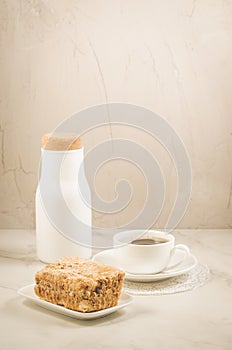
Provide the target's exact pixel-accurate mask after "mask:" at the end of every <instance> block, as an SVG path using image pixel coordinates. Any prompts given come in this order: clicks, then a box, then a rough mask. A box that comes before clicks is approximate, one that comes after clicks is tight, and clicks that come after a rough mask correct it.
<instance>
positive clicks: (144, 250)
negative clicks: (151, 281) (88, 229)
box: [114, 230, 190, 274]
mask: <svg viewBox="0 0 232 350" xmlns="http://www.w3.org/2000/svg"><path fill="white" fill-rule="evenodd" d="M114 248H115V254H116V256H117V258H118V260H119V261H120V265H121V268H122V269H124V270H125V271H126V272H129V273H133V274H154V273H159V272H161V271H163V270H165V269H166V268H167V267H168V268H174V267H177V266H178V265H180V264H181V263H182V262H183V261H184V260H186V259H187V257H188V256H189V255H190V251H189V248H188V247H187V246H186V245H183V244H177V245H175V238H174V236H173V235H171V234H167V233H164V232H160V231H155V230H148V231H146V232H145V231H144V230H130V231H123V232H120V233H118V234H116V235H115V236H114ZM177 250H182V251H184V256H183V257H182V259H180V260H179V261H178V262H177V263H175V264H173V265H171V266H170V265H169V264H170V261H171V259H172V257H173V256H174V254H175V252H176V251H177Z"/></svg>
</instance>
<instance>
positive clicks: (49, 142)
mask: <svg viewBox="0 0 232 350" xmlns="http://www.w3.org/2000/svg"><path fill="white" fill-rule="evenodd" d="M41 141H42V148H43V149H46V150H51V151H67V150H75V149H79V148H81V147H82V140H81V137H80V136H78V135H76V134H72V133H48V134H45V135H43V136H42V139H41Z"/></svg>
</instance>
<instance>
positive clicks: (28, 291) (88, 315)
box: [18, 284, 133, 320]
mask: <svg viewBox="0 0 232 350" xmlns="http://www.w3.org/2000/svg"><path fill="white" fill-rule="evenodd" d="M18 294H20V295H22V296H23V297H26V298H27V299H30V300H32V301H33V302H35V303H36V304H38V305H40V306H42V307H43V308H45V309H48V310H50V311H54V312H57V313H59V314H62V315H65V316H69V317H73V318H77V319H81V320H90V319H95V318H99V317H103V316H106V315H109V314H111V313H113V312H115V311H117V310H119V309H122V308H124V307H125V306H127V305H129V304H130V303H131V302H132V301H133V297H132V296H130V295H128V294H126V293H122V294H121V297H120V299H119V302H118V305H117V306H113V307H109V308H108V309H104V310H100V311H93V312H78V311H74V310H70V309H66V308H65V307H64V306H60V305H56V304H52V303H49V302H48V301H45V300H42V299H40V298H39V297H38V296H37V295H36V294H35V293H34V284H30V285H29V286H26V287H23V288H20V289H19V290H18Z"/></svg>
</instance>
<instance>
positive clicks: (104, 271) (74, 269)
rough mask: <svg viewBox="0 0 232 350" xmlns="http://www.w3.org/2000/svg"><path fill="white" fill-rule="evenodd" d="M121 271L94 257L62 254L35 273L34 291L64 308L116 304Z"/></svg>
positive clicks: (90, 308) (88, 309)
mask: <svg viewBox="0 0 232 350" xmlns="http://www.w3.org/2000/svg"><path fill="white" fill-rule="evenodd" d="M124 276H125V273H124V272H123V271H121V270H118V269H116V268H114V267H111V266H106V265H103V264H100V263H97V262H94V261H90V260H86V259H82V258H78V257H65V258H61V259H59V260H57V261H55V262H53V263H51V264H49V265H46V266H45V267H44V268H42V269H41V270H40V271H38V272H37V273H36V275H35V282H36V285H35V287H34V290H35V293H36V295H37V296H38V297H40V298H41V299H43V300H46V301H49V302H51V303H53V304H58V305H62V306H64V307H66V308H68V309H72V310H76V311H81V312H91V311H97V310H102V309H106V308H109V307H112V306H115V305H117V303H118V300H119V298H120V294H121V290H122V284H123V279H124Z"/></svg>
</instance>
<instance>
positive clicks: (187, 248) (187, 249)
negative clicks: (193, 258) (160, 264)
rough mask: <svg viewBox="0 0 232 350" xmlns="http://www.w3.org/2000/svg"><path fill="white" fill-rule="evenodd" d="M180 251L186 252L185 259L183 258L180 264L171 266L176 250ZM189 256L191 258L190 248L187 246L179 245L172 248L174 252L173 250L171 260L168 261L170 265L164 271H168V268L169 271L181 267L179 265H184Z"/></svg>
mask: <svg viewBox="0 0 232 350" xmlns="http://www.w3.org/2000/svg"><path fill="white" fill-rule="evenodd" d="M178 249H179V250H182V251H184V252H185V255H184V257H183V258H182V259H181V260H180V261H178V263H176V264H173V265H169V263H170V261H171V259H172V257H173V256H174V254H175V252H176V250H178ZM189 256H190V250H189V247H187V245H185V244H177V245H175V246H174V247H173V248H172V250H171V253H170V256H169V259H168V263H167V265H166V267H165V268H164V270H166V269H167V268H168V269H173V268H174V267H177V266H179V265H180V264H182V262H183V261H184V260H186V259H187V258H188V257H189Z"/></svg>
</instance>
